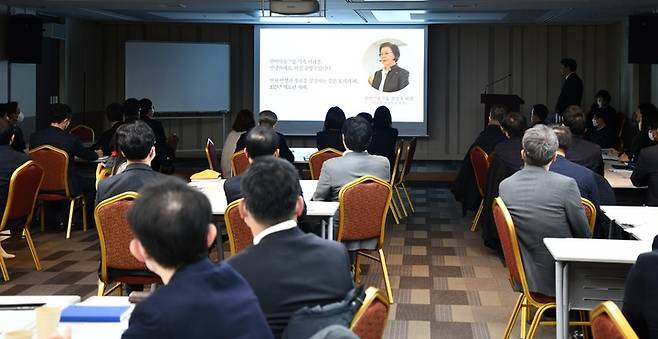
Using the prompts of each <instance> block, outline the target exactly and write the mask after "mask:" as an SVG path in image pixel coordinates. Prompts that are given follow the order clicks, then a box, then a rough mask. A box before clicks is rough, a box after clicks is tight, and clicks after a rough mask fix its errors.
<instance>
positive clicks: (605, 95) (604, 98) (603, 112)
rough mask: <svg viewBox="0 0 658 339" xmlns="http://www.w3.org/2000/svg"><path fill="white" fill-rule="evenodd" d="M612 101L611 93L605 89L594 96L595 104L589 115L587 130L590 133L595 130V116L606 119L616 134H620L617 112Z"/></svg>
mask: <svg viewBox="0 0 658 339" xmlns="http://www.w3.org/2000/svg"><path fill="white" fill-rule="evenodd" d="M610 100H611V96H610V92H608V91H606V90H604V89H602V90H600V91H598V92H596V95H595V96H594V103H592V106H591V107H590V110H589V112H588V113H587V118H588V122H589V124H588V126H587V129H588V130H589V131H590V132H592V131H594V130H595V128H594V126H593V125H592V120H593V119H594V116H595V115H596V116H602V117H605V120H606V121H607V122H608V127H610V128H611V129H612V130H613V131H615V133H618V132H619V124H618V121H617V120H618V118H617V110H615V109H614V108H613V107H612V106H610Z"/></svg>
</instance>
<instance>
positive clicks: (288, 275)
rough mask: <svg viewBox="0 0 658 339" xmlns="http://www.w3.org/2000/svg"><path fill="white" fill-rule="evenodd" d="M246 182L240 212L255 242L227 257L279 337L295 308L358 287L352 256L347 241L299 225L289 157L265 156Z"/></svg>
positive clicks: (322, 302) (301, 201)
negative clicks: (351, 260)
mask: <svg viewBox="0 0 658 339" xmlns="http://www.w3.org/2000/svg"><path fill="white" fill-rule="evenodd" d="M384 160H386V159H385V158H384ZM387 162H388V161H387ZM241 186H242V194H243V196H244V200H242V201H241V202H240V215H241V216H242V218H243V219H244V221H245V222H246V223H247V225H248V226H249V228H250V229H251V232H252V233H253V235H254V245H253V246H251V247H249V248H247V249H245V250H243V251H242V252H240V253H238V254H237V255H235V256H233V257H231V258H229V259H228V263H229V264H230V265H231V266H233V267H234V268H235V270H236V271H238V272H239V273H240V274H242V276H243V277H244V278H245V279H246V280H247V282H249V284H250V285H251V287H252V288H253V289H254V292H256V296H257V297H258V301H259V302H260V305H261V307H262V309H263V312H265V316H266V317H267V322H268V323H269V325H270V328H271V329H272V332H273V333H274V336H275V337H276V338H278V337H280V336H281V334H282V332H283V330H284V329H285V328H286V326H287V324H288V320H289V319H290V316H291V314H292V313H293V312H295V311H297V310H298V309H300V308H302V307H304V306H315V305H325V304H330V303H333V302H337V301H340V300H342V299H343V298H344V297H345V295H346V294H347V293H348V292H349V291H350V290H351V289H352V288H353V283H352V276H351V274H350V260H349V256H348V255H347V250H346V249H345V247H344V246H343V245H342V244H340V243H338V242H335V241H329V240H324V239H321V238H319V237H317V236H315V235H312V234H305V233H303V232H302V231H301V230H300V229H299V228H298V227H297V221H296V219H297V216H298V215H300V214H301V213H302V209H303V208H304V199H303V198H302V197H301V187H300V186H299V176H298V174H297V170H296V169H295V168H294V167H293V166H292V165H291V164H290V163H288V162H287V161H283V160H281V159H277V158H274V157H260V158H258V159H257V160H256V161H254V163H253V164H251V166H250V167H249V169H248V170H247V171H246V172H245V173H244V174H243V176H242V182H241Z"/></svg>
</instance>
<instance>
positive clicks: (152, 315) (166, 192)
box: [122, 179, 272, 339]
mask: <svg viewBox="0 0 658 339" xmlns="http://www.w3.org/2000/svg"><path fill="white" fill-rule="evenodd" d="M139 193H140V197H139V198H138V199H137V200H136V201H135V204H134V205H133V207H132V209H131V210H130V212H129V214H128V220H129V222H130V225H131V226H132V230H133V232H134V233H135V238H136V239H133V240H132V242H131V243H130V252H131V253H132V254H133V255H134V256H135V258H137V260H139V261H141V262H144V263H145V264H146V267H148V269H150V270H151V271H153V272H155V273H156V274H157V275H158V276H160V278H162V282H163V283H164V284H165V286H163V287H161V288H158V289H156V290H155V292H153V293H152V294H151V295H150V296H149V297H148V298H146V299H145V300H144V301H142V302H141V303H139V304H137V306H136V307H135V310H134V311H133V313H132V315H131V317H130V324H129V327H128V329H127V330H126V331H125V332H124V333H123V336H122V338H124V339H128V338H254V339H257V338H271V337H272V334H271V333H270V331H269V328H268V327H267V323H266V322H265V318H264V316H263V312H262V310H261V309H260V307H259V305H258V300H257V299H256V297H255V296H254V292H253V291H252V290H251V288H249V284H247V282H246V281H245V280H244V279H243V278H242V277H241V276H240V275H239V274H238V273H237V272H236V271H235V270H234V269H233V268H232V267H231V266H229V265H228V264H226V263H223V262H220V263H219V264H214V263H213V262H211V261H210V259H209V258H208V248H209V247H210V246H211V245H212V244H213V243H214V241H215V236H216V235H217V229H216V228H215V225H213V224H211V223H210V219H211V216H212V213H211V208H210V202H209V201H208V199H207V198H206V197H205V196H204V195H203V194H202V193H200V192H198V191H196V190H195V189H193V188H191V187H189V186H188V185H186V184H185V183H184V182H182V181H180V180H178V179H167V180H165V181H164V182H162V183H160V184H152V185H148V186H145V187H144V188H143V189H142V190H140V192H139Z"/></svg>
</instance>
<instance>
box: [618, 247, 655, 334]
mask: <svg viewBox="0 0 658 339" xmlns="http://www.w3.org/2000/svg"><path fill="white" fill-rule="evenodd" d="M656 240H657V239H654V245H653V246H652V247H653V251H651V252H647V253H642V254H640V256H639V257H637V261H635V265H633V267H631V270H630V271H629V272H628V276H626V286H625V287H624V306H623V308H622V313H624V317H626V320H628V323H629V324H630V325H631V327H632V328H633V330H634V331H635V334H637V335H638V337H640V338H658V325H657V324H658V312H657V310H656V303H657V302H658V290H656V289H655V288H654V286H656V284H658V274H656V272H657V271H656V266H658V248H657V247H656Z"/></svg>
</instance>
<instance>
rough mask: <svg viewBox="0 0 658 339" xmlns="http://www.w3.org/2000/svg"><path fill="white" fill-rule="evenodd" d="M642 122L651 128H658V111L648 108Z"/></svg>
mask: <svg viewBox="0 0 658 339" xmlns="http://www.w3.org/2000/svg"><path fill="white" fill-rule="evenodd" d="M642 124H643V126H647V128H650V129H658V111H657V110H655V109H654V110H647V114H642Z"/></svg>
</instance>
